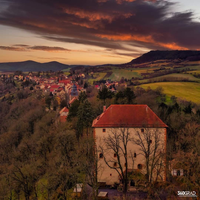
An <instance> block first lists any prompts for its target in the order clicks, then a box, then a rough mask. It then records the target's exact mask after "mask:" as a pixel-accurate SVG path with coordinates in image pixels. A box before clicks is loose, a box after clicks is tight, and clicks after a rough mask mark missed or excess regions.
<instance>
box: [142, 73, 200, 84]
mask: <svg viewBox="0 0 200 200" xmlns="http://www.w3.org/2000/svg"><path fill="white" fill-rule="evenodd" d="M169 78H177V80H183V79H188V80H189V81H197V82H200V79H198V78H195V77H194V76H193V75H191V74H181V73H174V74H168V75H164V76H158V77H155V78H151V79H144V80H140V82H141V83H145V82H149V81H150V80H152V81H159V80H162V79H166V80H168V79H169ZM171 81H173V80H171ZM174 81H175V80H174Z"/></svg>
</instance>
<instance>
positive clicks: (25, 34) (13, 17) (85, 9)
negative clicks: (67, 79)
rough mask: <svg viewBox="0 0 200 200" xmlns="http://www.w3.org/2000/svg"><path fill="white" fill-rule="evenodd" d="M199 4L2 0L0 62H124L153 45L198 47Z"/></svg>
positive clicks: (134, 0)
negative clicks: (25, 0)
mask: <svg viewBox="0 0 200 200" xmlns="http://www.w3.org/2000/svg"><path fill="white" fill-rule="evenodd" d="M30 5H31V6H30ZM198 6H200V2H199V1H197V0H192V2H191V1H190V2H188V1H186V0H182V1H181V0H177V1H175V0H166V1H163V0H93V1H91V0H86V1H85V2H84V4H83V3H82V1H80V0H77V1H76V2H71V1H69V2H63V1H61V0H59V1H57V2H54V1H48V3H47V2H45V1H44V2H35V1H33V0H30V1H29V2H24V1H23V0H4V1H3V2H2V5H1V8H0V34H1V38H0V54H1V58H0V62H1V63H2V62H4V63H5V62H23V61H26V60H34V61H36V62H40V63H46V62H51V61H57V62H60V63H63V64H69V65H102V64H105V63H110V64H111V63H112V64H121V63H127V62H130V61H131V60H132V59H135V58H137V57H139V56H141V55H142V54H144V53H147V52H149V51H151V50H157V49H160V50H189V49H194V50H199V45H200V39H199V37H198V36H199V34H200V9H199V8H198Z"/></svg>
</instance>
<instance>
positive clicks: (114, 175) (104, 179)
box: [92, 105, 167, 185]
mask: <svg viewBox="0 0 200 200" xmlns="http://www.w3.org/2000/svg"><path fill="white" fill-rule="evenodd" d="M92 127H93V134H94V138H95V142H96V149H97V152H96V153H97V157H98V162H97V163H98V164H97V165H98V167H97V171H98V174H97V179H98V182H100V183H103V184H107V185H113V184H114V183H119V182H120V180H119V179H120V178H119V173H118V172H117V170H116V168H117V169H118V171H119V170H120V168H123V169H124V170H125V168H126V166H127V168H128V171H129V172H131V171H134V170H137V171H140V172H142V173H143V174H145V173H146V164H145V162H146V159H145V156H144V152H143V151H142V149H141V148H142V147H141V146H139V145H138V144H136V143H137V141H139V140H140V139H141V141H142V142H143V143H144V148H146V149H147V141H146V140H145V139H146V138H147V136H148V138H147V139H148V144H149V149H150V151H151V149H153V148H154V146H155V145H156V144H157V145H158V148H157V150H156V154H161V153H162V155H164V154H165V153H166V142H167V129H166V128H167V125H166V124H164V123H163V122H162V120H161V119H160V118H159V117H158V116H157V115H156V114H155V113H154V112H153V111H152V110H151V109H150V108H149V107H148V106H147V105H111V106H109V107H108V108H107V109H106V108H105V107H104V111H103V113H102V114H101V115H100V116H98V117H97V118H96V119H95V120H94V121H93V124H92ZM123 131H124V133H125V136H127V135H128V137H129V141H128V142H127V153H126V154H124V153H123V150H124V146H123V144H124V143H123V141H122V140H123V139H122V137H121V136H120V134H121V133H122V132H123ZM126 134H127V135H126ZM116 138H118V139H119V138H120V139H119V140H118V139H116ZM108 139H109V140H110V141H111V143H110V141H109V144H112V145H113V144H114V145H115V143H116V142H118V143H120V144H119V146H120V148H119V151H120V153H118V155H119V156H120V158H118V155H117V153H116V152H117V150H116V149H114V148H112V145H110V146H109V145H108ZM119 151H118V152H119ZM150 151H149V152H150ZM165 158H166V157H165V156H164V159H163V157H162V160H161V163H162V164H163V166H162V171H160V174H159V178H160V180H166V159H165ZM118 159H119V160H120V166H119V160H118ZM125 159H126V160H125ZM106 162H107V163H106ZM108 165H109V166H110V167H109V166H108ZM156 170H157V172H155V170H154V171H153V173H152V174H153V176H154V178H155V176H156V173H157V174H158V168H156ZM159 170H160V169H159Z"/></svg>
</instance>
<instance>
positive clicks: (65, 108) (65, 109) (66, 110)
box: [60, 107, 69, 114]
mask: <svg viewBox="0 0 200 200" xmlns="http://www.w3.org/2000/svg"><path fill="white" fill-rule="evenodd" d="M63 112H69V109H68V108H67V107H64V108H63V109H62V110H61V111H60V114H61V113H63Z"/></svg>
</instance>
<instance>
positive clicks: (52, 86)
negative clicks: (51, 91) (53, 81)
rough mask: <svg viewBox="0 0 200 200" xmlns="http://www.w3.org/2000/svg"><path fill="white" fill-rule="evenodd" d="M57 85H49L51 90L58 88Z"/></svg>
mask: <svg viewBox="0 0 200 200" xmlns="http://www.w3.org/2000/svg"><path fill="white" fill-rule="evenodd" d="M59 87H60V86H59V85H51V88H59Z"/></svg>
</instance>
